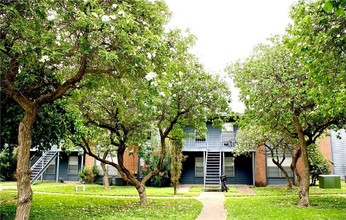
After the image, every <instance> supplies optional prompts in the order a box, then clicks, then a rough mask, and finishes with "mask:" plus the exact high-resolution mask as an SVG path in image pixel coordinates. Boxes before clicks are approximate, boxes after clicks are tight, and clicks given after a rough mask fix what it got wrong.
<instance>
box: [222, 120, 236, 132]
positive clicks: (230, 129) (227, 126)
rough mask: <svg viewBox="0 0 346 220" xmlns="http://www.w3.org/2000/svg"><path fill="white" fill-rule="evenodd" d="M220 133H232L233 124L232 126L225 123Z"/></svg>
mask: <svg viewBox="0 0 346 220" xmlns="http://www.w3.org/2000/svg"><path fill="white" fill-rule="evenodd" d="M222 131H223V132H234V130H233V124H232V123H229V122H226V123H225V124H224V125H223V129H222Z"/></svg>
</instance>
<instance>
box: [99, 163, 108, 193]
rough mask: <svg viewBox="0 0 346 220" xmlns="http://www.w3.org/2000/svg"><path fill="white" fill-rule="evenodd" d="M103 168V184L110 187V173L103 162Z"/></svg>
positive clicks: (106, 187)
mask: <svg viewBox="0 0 346 220" xmlns="http://www.w3.org/2000/svg"><path fill="white" fill-rule="evenodd" d="M101 168H102V171H103V186H104V188H105V189H110V186H109V181H108V180H109V175H108V170H107V168H106V164H105V163H102V162H101Z"/></svg>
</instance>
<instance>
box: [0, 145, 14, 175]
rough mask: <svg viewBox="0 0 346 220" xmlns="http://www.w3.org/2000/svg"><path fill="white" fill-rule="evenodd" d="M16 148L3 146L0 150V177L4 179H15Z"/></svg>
mask: <svg viewBox="0 0 346 220" xmlns="http://www.w3.org/2000/svg"><path fill="white" fill-rule="evenodd" d="M16 164H17V158H16V148H14V150H13V151H11V150H10V148H5V149H3V150H2V151H1V152H0V170H1V172H0V178H1V179H3V180H6V181H11V180H15V175H14V174H15V172H16Z"/></svg>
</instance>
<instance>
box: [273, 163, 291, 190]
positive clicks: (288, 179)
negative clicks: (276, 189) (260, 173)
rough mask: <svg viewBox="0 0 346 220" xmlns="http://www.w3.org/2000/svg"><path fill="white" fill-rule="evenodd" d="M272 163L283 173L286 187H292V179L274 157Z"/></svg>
mask: <svg viewBox="0 0 346 220" xmlns="http://www.w3.org/2000/svg"><path fill="white" fill-rule="evenodd" d="M273 163H274V164H275V165H276V166H277V167H279V169H280V170H281V172H282V173H283V174H284V176H285V179H286V182H287V189H292V181H291V178H290V177H289V176H288V174H287V171H286V170H285V169H284V168H283V167H282V165H281V164H280V163H278V162H277V161H274V159H273Z"/></svg>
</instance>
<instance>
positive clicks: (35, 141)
mask: <svg viewBox="0 0 346 220" xmlns="http://www.w3.org/2000/svg"><path fill="white" fill-rule="evenodd" d="M66 106H67V103H66V100H57V101H56V102H54V103H52V104H49V105H48V104H46V105H43V106H42V108H41V111H40V113H39V115H38V118H37V120H36V122H35V124H34V126H33V130H32V138H31V141H32V147H36V148H38V149H40V150H43V149H47V148H50V147H51V146H52V145H59V143H60V142H61V141H62V140H63V139H65V138H66V136H67V134H68V133H69V132H70V131H71V130H73V129H74V128H73V124H74V117H73V116H72V115H70V114H68V113H67V111H66V108H67V107H66ZM22 117H23V110H22V108H21V107H20V106H19V105H18V104H17V103H16V102H15V101H14V100H13V99H12V98H10V97H9V96H8V95H7V94H6V93H1V144H2V145H3V144H5V143H6V144H8V146H9V147H10V148H11V149H12V148H13V147H15V146H17V145H18V126H19V122H20V120H21V119H22ZM1 148H3V146H1Z"/></svg>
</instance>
